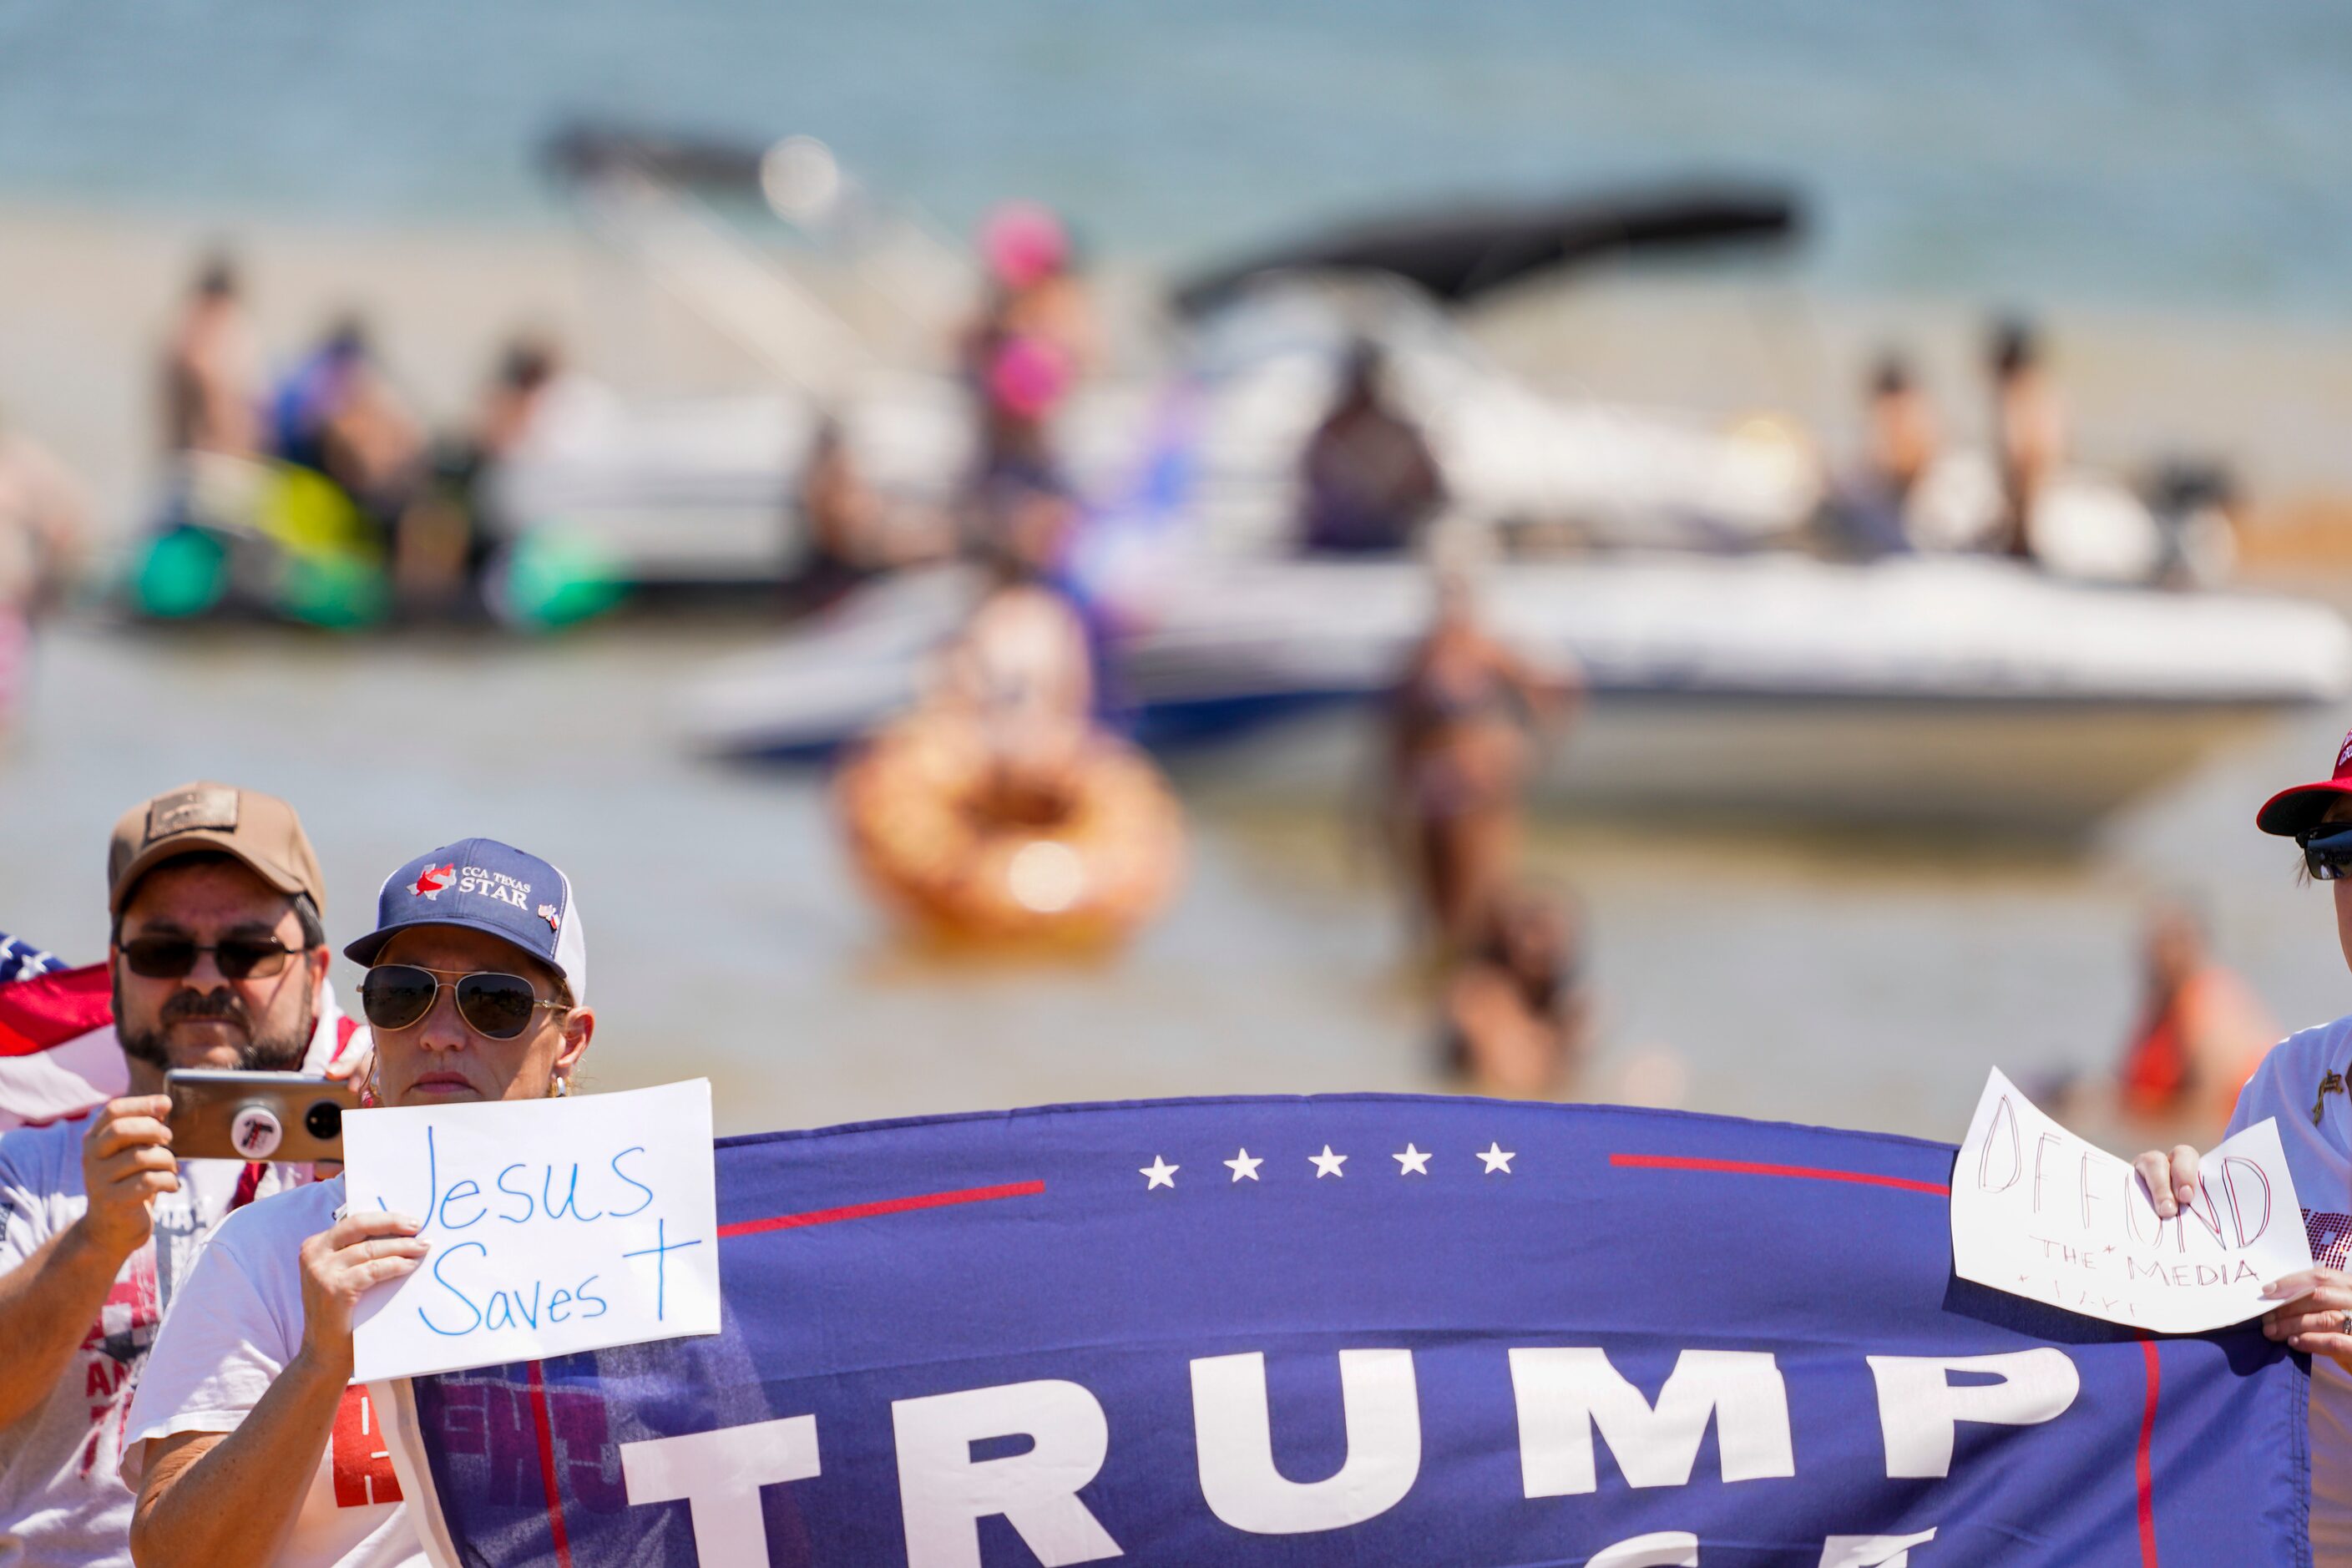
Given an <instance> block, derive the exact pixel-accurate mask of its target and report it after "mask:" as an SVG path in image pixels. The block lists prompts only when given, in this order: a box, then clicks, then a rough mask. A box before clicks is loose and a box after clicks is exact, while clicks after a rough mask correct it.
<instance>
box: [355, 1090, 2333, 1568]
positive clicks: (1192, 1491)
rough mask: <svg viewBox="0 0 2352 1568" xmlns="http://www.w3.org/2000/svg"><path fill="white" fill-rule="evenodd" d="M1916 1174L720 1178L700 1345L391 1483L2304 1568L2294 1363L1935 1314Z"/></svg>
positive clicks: (874, 1530) (773, 1538)
mask: <svg viewBox="0 0 2352 1568" xmlns="http://www.w3.org/2000/svg"><path fill="white" fill-rule="evenodd" d="M1952 1156H1953V1151H1952V1149H1951V1148H1950V1147H1949V1146H1948V1145H1942V1144H1934V1143H1925V1142H1915V1141H1912V1140H1908V1139H1900V1138H1891V1137H1880V1136H1874V1135H1869V1134H1864V1133H1853V1132H1833V1131H1818V1130H1814V1129H1810V1128H1802V1127H1791V1126H1783V1125H1772V1124H1765V1123H1758V1122H1748V1121H1732V1120H1727V1119H1721V1118H1714V1117H1700V1116H1688V1115H1679V1114H1672V1113H1666V1112H1656V1111H1643V1110H1619V1109H1611V1108H1601V1107H1583V1106H1551V1105H1540V1106H1538V1105H1517V1104H1506V1103H1500V1102H1495V1101H1488V1100H1454V1099H1435V1098H1419V1097H1389V1096H1345V1097H1336V1098H1328V1099H1309V1100H1272V1099H1236V1100H1183V1101H1174V1102H1167V1103H1158V1104H1140V1105H1099V1106H1076V1107H1065V1108H1055V1109H1047V1110H1026V1111H1017V1112H1012V1113H1008V1114H1002V1115H987V1116H961V1117H945V1118H937V1119H929V1120H922V1121H900V1122H886V1123H878V1124H874V1125H868V1126H860V1127H846V1128H837V1129H833V1130H830V1131H817V1132H800V1133H780V1134H774V1135H771V1136H764V1137H756V1138H738V1139H730V1140H727V1141H724V1142H721V1143H720V1144H719V1150H718V1174H719V1237H720V1240H719V1247H720V1255H719V1258H720V1265H721V1270H722V1282H723V1289H724V1296H725V1312H724V1322H725V1326H724V1330H723V1331H722V1332H720V1333H719V1334H718V1335H716V1336H713V1337H709V1338H704V1339H686V1340H677V1341H671V1342H664V1343H659V1344H652V1345H636V1346H628V1347H624V1348H621V1349H617V1350H606V1351H599V1352H593V1353H587V1354H582V1355H576V1356H570V1357H565V1358H563V1359H561V1360H556V1361H550V1362H547V1363H533V1364H530V1365H523V1366H509V1367H501V1368H497V1369H492V1370H487V1371H478V1372H471V1373H457V1374H450V1375H444V1376H439V1377H433V1378H422V1379H418V1380H416V1381H415V1383H414V1384H411V1385H407V1386H406V1387H404V1389H403V1391H402V1393H401V1394H400V1397H399V1409H400V1414H401V1420H400V1421H399V1423H398V1424H397V1426H398V1430H399V1433H400V1438H399V1440H400V1441H401V1442H402V1443H403V1444H404V1445H405V1447H404V1459H405V1462H404V1466H403V1469H404V1472H405V1474H406V1475H407V1476H408V1477H409V1479H410V1481H411V1485H412V1491H411V1497H410V1500H411V1502H412V1503H413V1504H414V1505H415V1512H416V1513H417V1515H418V1516H419V1520H420V1524H421V1527H422V1529H423V1530H424V1531H425V1534H426V1535H427V1537H428V1540H429V1542H430V1550H431V1552H433V1553H434V1554H435V1555H436V1558H437V1559H438V1560H439V1561H441V1562H442V1563H447V1564H458V1563H463V1564H468V1565H476V1568H506V1565H509V1564H515V1565H520V1564H523V1563H555V1564H558V1565H559V1568H622V1565H624V1564H639V1563H659V1564H677V1565H680V1568H684V1565H687V1564H693V1563H701V1564H703V1565H705V1568H717V1565H719V1564H728V1565H735V1564H745V1563H771V1564H815V1565H831V1564H906V1565H908V1568H1001V1565H1010V1564H1029V1563H1046V1564H1063V1563H1096V1562H1108V1561H1114V1560H1118V1559H1120V1558H1125V1559H1127V1560H1129V1561H1134V1562H1141V1563H1200V1564H1218V1565H1232V1568H1250V1565H1255V1564H1373V1563H1379V1564H1400V1563H1409V1564H1444V1565H1445V1568H1476V1565H1482V1564H1496V1565H1500V1564H1515V1565H1522V1568H1525V1565H1532V1564H1544V1563H1562V1564H1565V1563H1591V1564H1597V1565H1601V1568H1647V1565H1659V1568H1664V1565H1669V1564H1702V1565H1704V1568H1750V1565H1755V1564H1765V1563H1772V1564H1801V1565H1802V1568H1876V1565H1885V1568H1938V1565H1939V1564H1946V1563H1949V1564H1952V1565H1954V1568H1959V1565H1962V1564H1980V1563H2005V1564H2027V1565H2038V1564H2048V1565H2051V1568H2057V1565H2060V1564H2064V1565H2067V1568H2156V1565H2158V1564H2173V1565H2176V1568H2208V1565H2211V1564H2217V1563H2230V1564H2233V1565H2236V1568H2268V1565H2272V1564H2276V1565H2278V1568H2290V1565H2307V1564H2308V1563H2309V1562H2310V1549H2309V1546H2308V1544H2307V1542H2306V1541H2305V1527H2304V1509H2305V1489H2306V1486H2307V1465H2306V1454H2305V1401H2306V1397H2307V1389H2308V1384H2307V1374H2306V1370H2305V1367H2304V1365H2303V1364H2302V1363H2300V1362H2299V1361H2297V1360H2296V1359H2295V1358H2294V1357H2292V1356H2289V1355H2287V1354H2286V1353H2284V1352H2283V1351H2282V1350H2281V1349H2280V1348H2279V1347H2276V1346H2273V1345H2272V1344H2270V1343H2269V1342H2266V1341H2265V1340H2263V1337H2262V1335H2261V1333H2260V1331H2258V1330H2257V1329H2255V1328H2252V1327H2251V1326H2250V1327H2247V1328H2243V1329H2239V1330H2235V1331H2229V1332H2225V1333H2217V1334H2211V1335H2205V1336H2200V1337H2193V1338H2189V1337H2184V1338H2167V1339H2155V1338H2148V1337H2146V1336H2142V1335H2139V1334H2137V1333H2136V1332H2134V1331H2128V1330H2122V1329H2117V1328H2115V1327H2112V1326H2109V1325H2106V1324H2104V1323H2099V1322H2095V1321H2090V1320H2088V1319H2083V1318H2076V1317H2073V1316H2070V1315H2068V1314H2065V1313H2062V1312H2059V1311H2056V1310H2053V1309H2050V1308H2046V1307H2042V1306H2040V1305H2037V1304H2035V1303H2032V1302H2029V1301H2026V1300H2019V1299H2015V1298H2011V1297H2007V1296H2001V1295H1997V1294H1995V1293H1992V1292H1990V1291H1987V1290H1984V1289H1979V1288H1978V1287H1976V1286H1972V1285H1969V1284H1966V1283H1963V1282H1961V1281H1958V1280H1956V1279H1954V1278H1953V1275H1952V1271H1951V1253H1950V1242H1949V1227H1948V1222H1947V1218H1946V1206H1947V1201H1948V1196H1947V1190H1946V1184H1947V1182H1948V1178H1949V1176H1950V1173H1951V1166H1952ZM358 1463H360V1461H355V1464H358ZM341 1470H342V1466H341V1463H340V1461H339V1464H338V1471H337V1473H338V1485H341V1484H342V1476H341Z"/></svg>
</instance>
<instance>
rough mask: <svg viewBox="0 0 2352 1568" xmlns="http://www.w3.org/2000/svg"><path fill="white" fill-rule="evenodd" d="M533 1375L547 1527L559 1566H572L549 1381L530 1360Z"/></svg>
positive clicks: (532, 1405) (534, 1420)
mask: <svg viewBox="0 0 2352 1568" xmlns="http://www.w3.org/2000/svg"><path fill="white" fill-rule="evenodd" d="M524 1371H525V1372H526V1373H528V1374H529V1375H530V1418H531V1422H532V1424H533V1425H535V1426H538V1428H539V1479H540V1481H541V1484H542V1485H543V1486H545V1487H546V1488H547V1528H548V1532H549V1533H550V1534H551V1536H552V1537H553V1538H554V1541H555V1561H556V1563H557V1564H558V1568H572V1534H571V1532H570V1531H567V1530H565V1529H564V1528H563V1494H562V1493H561V1492H559V1491H557V1490H556V1489H555V1431H554V1428H553V1427H552V1426H551V1425H550V1424H549V1422H548V1419H547V1383H546V1380H545V1379H544V1378H542V1377H541V1375H540V1372H539V1363H537V1362H530V1363H527V1364H526V1365H525V1367H524Z"/></svg>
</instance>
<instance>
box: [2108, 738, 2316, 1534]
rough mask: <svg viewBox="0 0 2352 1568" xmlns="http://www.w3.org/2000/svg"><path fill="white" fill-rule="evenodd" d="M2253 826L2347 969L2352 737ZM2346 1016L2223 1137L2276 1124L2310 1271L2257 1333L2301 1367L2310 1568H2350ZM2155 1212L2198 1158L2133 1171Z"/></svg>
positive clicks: (2249, 1087) (2284, 1065) (2291, 1063)
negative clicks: (2269, 841)
mask: <svg viewBox="0 0 2352 1568" xmlns="http://www.w3.org/2000/svg"><path fill="white" fill-rule="evenodd" d="M2254 825H2255V826H2257V827H2259V828H2261V829H2262V830H2263V832H2264V833H2271V834H2276V835H2277V836H2279V837H2282V838H2292V839H2294V841H2295V843H2296V844H2297V845H2298V846H2299V847H2301V848H2302V850H2303V864H2304V868H2305V871H2306V872H2308V873H2309V875H2310V877H2311V879H2312V880H2314V881H2317V882H2326V883H2328V884H2330V890H2331V892H2332V893H2333V894H2334V898H2335V905H2336V941H2337V942H2338V943H2339V944H2340V945H2341V947H2342V948H2343V951H2344V961H2345V963H2346V964H2347V967H2352V735H2347V736H2346V737H2345V738H2344V743H2343V744H2342V745H2341V746H2340V747H2338V748H2337V750H2336V771H2335V773H2334V774H2333V775H2332V776H2330V777H2328V778H2326V779H2323V780H2321V781H2319V782H2318V783H2316V784H2298V785H2296V786H2295V787H2294V788H2293V789H2287V790H2282V791H2280V792H2279V793H2278V794H2277V795H2273V796H2272V797H2271V798H2270V799H2269V800H2268V801H2267V802H2265V803H2264V804H2263V808H2262V810H2261V811H2260V812H2259V813H2257V814H2256V815H2255V817H2254ZM2347 1077H2352V1016H2347V1017H2343V1018H2338V1019H2336V1021H2335V1022H2334V1023H2332V1024H2322V1025H2320V1026H2318V1027H2317V1028H2313V1029H2305V1030H2304V1031H2302V1032H2301V1033H2300V1034H2294V1035H2289V1036H2288V1037H2286V1038H2285V1039H2284V1040H2281V1041H2280V1042H2279V1043H2278V1044H2277V1045H2275V1046H2273V1047H2271V1050H2270V1053H2269V1054H2268V1055H2267V1056H2265V1057H2263V1059H2262V1064H2261V1065H2260V1066H2259V1067H2257V1068H2254V1072H2253V1076H2252V1077H2251V1078H2249V1079H2247V1080H2246V1083H2245V1087H2244V1088H2243V1089H2240V1090H2239V1092H2238V1104H2237V1110H2235V1111H2234V1112H2233V1113H2232V1114H2231V1118H2230V1131H2231V1132H2233V1133H2234V1132H2237V1131H2241V1130H2242V1129H2243V1128H2247V1127H2251V1126H2253V1125H2254V1124H2256V1123H2258V1122H2260V1121H2263V1119H2264V1118H2266V1117H2267V1118H2271V1119H2273V1120H2274V1121H2276V1123H2277V1125H2278V1134H2279V1142H2280V1143H2281V1144H2282V1145H2283V1146H2284V1149H2285V1151H2286V1162H2287V1169H2288V1170H2289V1171H2290V1172H2291V1173H2293V1174H2294V1188H2295V1192H2296V1194H2297V1195H2298V1196H2299V1197H2300V1198H2301V1199H2302V1200H2303V1202H2304V1203H2305V1205H2309V1206H2307V1207H2305V1209H2304V1213H2303V1217H2304V1228H2305V1231H2306V1232H2307V1233H2308V1234H2309V1236H2310V1238H2311V1255H2312V1257H2313V1258H2314V1259H2315V1261H2316V1262H2317V1264H2318V1267H2316V1268H2310V1269H2306V1270H2304V1271H2301V1272H2299V1273H2294V1274H2290V1275H2288V1276H2287V1277H2286V1278H2284V1279H2279V1280H2276V1281H2274V1282H2273V1284H2272V1285H2271V1286H2270V1288H2269V1289H2268V1290H2267V1291H2266V1292H2265V1293H2266V1294H2268V1295H2270V1296H2272V1297H2274V1298H2276V1299H2277V1300H2279V1302H2280V1304H2279V1305H2278V1306H2276V1307H2274V1308H2273V1309H2272V1310H2271V1311H2270V1313H2269V1315H2268V1316H2266V1317H2264V1318H2263V1333H2265V1334H2267V1335H2268V1336H2269V1337H2270V1338H2272V1339H2273V1340H2278V1341H2283V1342H2284V1343H2285V1344H2286V1345H2287V1346H2288V1347H2289V1348H2290V1349H2293V1350H2296V1351H2300V1352H2303V1353H2305V1354H2306V1355H2308V1356H2310V1357H2311V1358H2312V1361H2311V1514H2310V1518H2311V1547H2312V1553H2313V1561H2314V1562H2315V1563H2317V1564H2318V1565H2319V1568H2331V1565H2352V1096H2347V1089H2346V1083H2347ZM2135 1163H2136V1164H2137V1167H2138V1169H2139V1173H2140V1176H2141V1178H2142V1179H2143V1180H2145V1181H2146V1182H2147V1187H2148V1192H2149V1194H2150V1195H2151V1196H2152V1197H2153V1198H2154V1200H2155V1203H2156V1211H2157V1213H2158V1215H2163V1216H2165V1217H2167V1218H2169V1217H2171V1216H2172V1215H2176V1214H2178V1213H2179V1211H2180V1209H2181V1207H2182V1206H2183V1205H2187V1204H2188V1203H2189V1201H2190V1200H2191V1199H2192V1198H2194V1197H2195V1195H2196V1194H2197V1190H2198V1181H2199V1170H2198V1157H2197V1151H2196V1150H2194V1149H2192V1148H2189V1146H2187V1145H2186V1144H2183V1145H2181V1146H2180V1147H2179V1148H2176V1149H2173V1150H2170V1151H2165V1150H2157V1149H2152V1150H2150V1151H2148V1152H2147V1153H2145V1154H2142V1155H2141V1156H2140V1157H2139V1159H2138V1160H2137V1162H2135Z"/></svg>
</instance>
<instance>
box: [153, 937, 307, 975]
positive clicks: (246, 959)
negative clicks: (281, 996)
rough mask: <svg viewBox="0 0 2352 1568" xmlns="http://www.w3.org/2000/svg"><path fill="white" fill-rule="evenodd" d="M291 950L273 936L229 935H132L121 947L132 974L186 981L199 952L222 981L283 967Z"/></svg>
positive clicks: (193, 967) (267, 973)
mask: <svg viewBox="0 0 2352 1568" xmlns="http://www.w3.org/2000/svg"><path fill="white" fill-rule="evenodd" d="M293 951H294V950H293V949H292V948H290V947H288V946H287V945H286V944H285V943H284V942H280V941H278V939H277V938H276V937H274V936H230V937H223V938H222V939H221V940H220V941H218V942H198V941H196V939H195V938H194V937H188V936H134V937H132V938H131V940H130V941H129V942H124V943H123V944H122V961H123V963H127V964H129V965H130V966H131V973H133V974H136V975H139V976H141V977H142V979H147V980H185V979H186V978H187V977H188V976H189V975H191V974H194V973H195V972H196V958H197V956H198V955H199V954H201V953H206V952H209V953H211V954H212V955H213V964H214V966H215V968H217V969H218V970H219V971H220V972H221V978H222V979H224V980H251V979H253V978H255V977H256V976H257V975H258V976H264V977H266V976H268V975H272V974H275V973H278V971H279V970H281V969H283V968H285V967H286V960H287V957H288V955H289V954H290V953H292V952H293Z"/></svg>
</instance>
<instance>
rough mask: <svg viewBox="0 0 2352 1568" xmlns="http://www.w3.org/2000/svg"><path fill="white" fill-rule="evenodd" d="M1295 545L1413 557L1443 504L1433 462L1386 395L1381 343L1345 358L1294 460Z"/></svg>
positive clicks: (1359, 347) (1358, 346)
mask: <svg viewBox="0 0 2352 1568" xmlns="http://www.w3.org/2000/svg"><path fill="white" fill-rule="evenodd" d="M1299 480H1300V487H1301V499H1302V511H1301V516H1300V519H1299V542H1300V545H1301V546H1302V548H1304V549H1305V550H1307V552H1309V553H1313V554H1333V555H1362V554H1395V553H1398V552H1403V551H1406V550H1410V549H1412V547H1413V545H1414V544H1415V543H1417V542H1419V540H1420V537H1421V533H1422V530H1423V528H1424V527H1426V526H1427V525H1428V523H1429V521H1430V520H1431V519H1432V518H1433V517H1435V516H1436V515H1437V512H1438V510H1439V509H1440V508H1441V507H1443V506H1444V504H1445V480H1444V475H1443V474H1442V473H1441V472H1440V471H1439V468H1438V466H1437V458H1436V455H1435V454H1434V453H1433V452H1432V451H1431V450H1430V447H1429V442H1428V440H1427V438H1426V437H1423V434H1422V430H1421V426H1419V425H1418V424H1416V423H1415V422H1414V420H1413V419H1412V416H1411V415H1409V414H1407V413H1405V412H1404V411H1403V410H1402V409H1401V408H1399V407H1398V406H1397V405H1396V403H1395V401H1394V400H1393V399H1392V398H1391V396H1390V395H1389V388H1388V361H1387V356H1386V355H1385V354H1384V353H1382V352H1381V347H1380V345H1379V344H1377V343H1375V342H1371V341H1370V339H1360V340H1358V341H1357V342H1355V343H1354V344H1353V345H1352V346H1351V347H1350V348H1349V351H1348V356H1347V360H1346V362H1345V363H1344V364H1343V366H1342V367H1341V370H1340V375H1339V395H1338V396H1337V397H1336V398H1335V399H1334V400H1333V402H1332V405H1331V408H1330V411H1329V412H1328V413H1327V414H1326V415H1325V416H1323V422H1322V423H1321V424H1320V425H1318V426H1316V429H1315V434H1314V435H1312V436H1311V437H1307V449H1306V451H1305V452H1304V453H1303V454H1302V455H1301V457H1300V459H1299Z"/></svg>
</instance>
